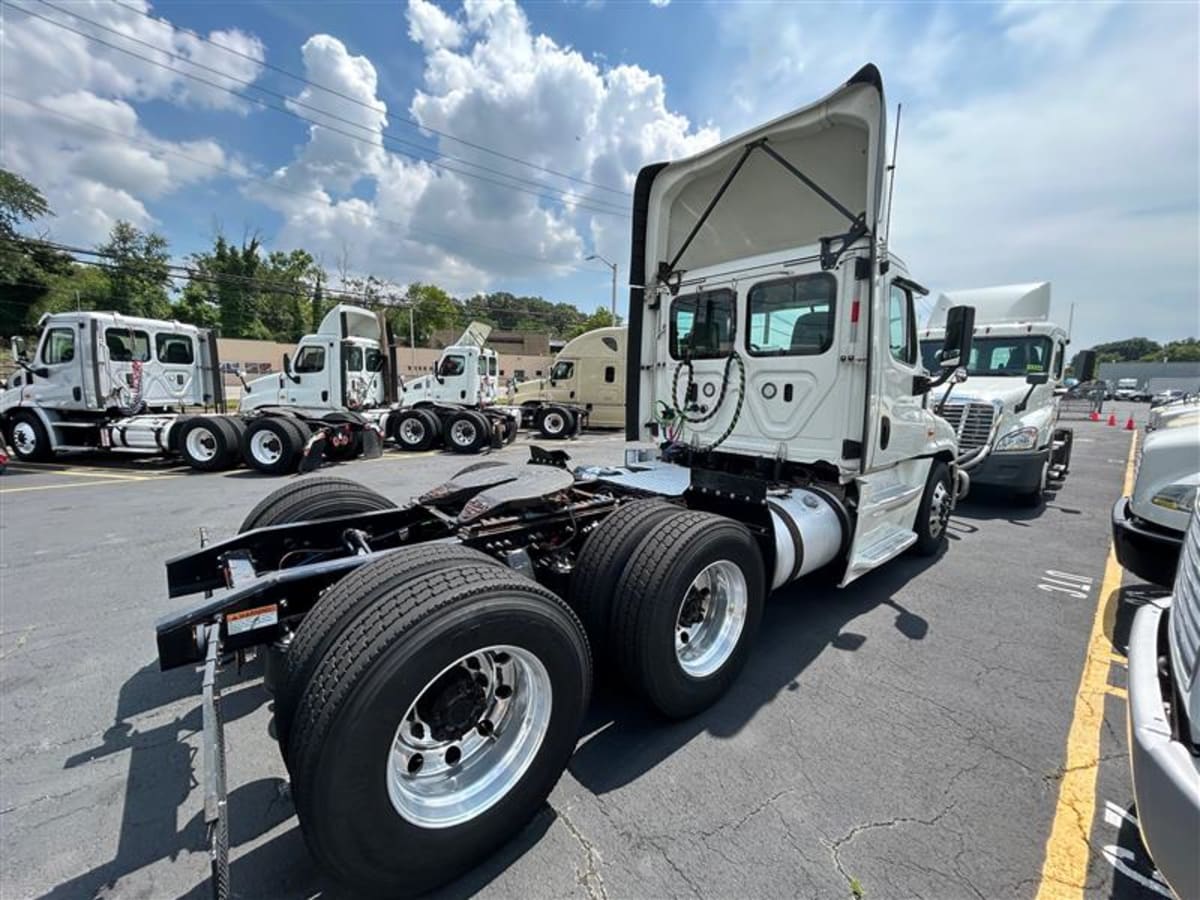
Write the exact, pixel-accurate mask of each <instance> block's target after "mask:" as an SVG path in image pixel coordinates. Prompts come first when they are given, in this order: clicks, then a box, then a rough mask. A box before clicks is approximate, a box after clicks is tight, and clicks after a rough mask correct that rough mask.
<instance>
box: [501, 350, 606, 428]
mask: <svg viewBox="0 0 1200 900" xmlns="http://www.w3.org/2000/svg"><path fill="white" fill-rule="evenodd" d="M628 332H629V329H627V328H624V327H610V328H596V329H594V330H592V331H589V332H586V333H585V334H581V335H579V336H578V337H576V338H573V339H571V340H570V341H568V342H567V344H566V346H565V347H563V348H562V350H560V351H559V353H558V356H556V357H555V359H554V365H553V366H552V367H551V369H550V374H549V376H548V377H546V378H535V379H533V380H531V381H526V382H523V383H522V384H520V385H519V386H518V387H517V389H516V390H515V391H514V392H513V394H512V396H511V398H510V401H511V402H512V404H513V405H514V406H520V407H521V410H522V417H523V418H524V419H525V420H526V424H533V421H534V419H535V418H536V416H537V413H538V411H539V410H541V409H543V408H545V407H548V406H558V407H561V408H564V409H568V410H575V411H577V412H578V413H581V414H583V415H584V416H585V417H586V420H587V424H588V425H590V426H593V427H596V428H622V427H624V425H625V352H626V347H625V344H626V337H627V335H628Z"/></svg>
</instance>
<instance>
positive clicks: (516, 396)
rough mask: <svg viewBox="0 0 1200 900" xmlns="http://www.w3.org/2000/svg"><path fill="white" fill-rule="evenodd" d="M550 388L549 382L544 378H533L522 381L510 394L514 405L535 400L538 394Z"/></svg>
mask: <svg viewBox="0 0 1200 900" xmlns="http://www.w3.org/2000/svg"><path fill="white" fill-rule="evenodd" d="M549 386H550V382H549V380H547V379H545V378H533V379H530V380H529V381H522V382H521V383H520V384H518V385H517V389H516V390H515V391H513V393H512V399H513V402H514V403H518V402H520V401H521V400H537V399H538V394H540V393H541V392H542V391H544V390H545V389H546V388H547V387H549Z"/></svg>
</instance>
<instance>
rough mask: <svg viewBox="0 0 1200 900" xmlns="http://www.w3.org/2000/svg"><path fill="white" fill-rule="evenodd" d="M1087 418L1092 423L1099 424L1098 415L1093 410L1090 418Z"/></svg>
mask: <svg viewBox="0 0 1200 900" xmlns="http://www.w3.org/2000/svg"><path fill="white" fill-rule="evenodd" d="M1088 418H1089V419H1091V420H1092V421H1093V422H1099V421H1100V413H1098V412H1096V411H1095V410H1094V409H1093V410H1092V414H1091V415H1090V416H1088Z"/></svg>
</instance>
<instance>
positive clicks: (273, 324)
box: [258, 250, 320, 343]
mask: <svg viewBox="0 0 1200 900" xmlns="http://www.w3.org/2000/svg"><path fill="white" fill-rule="evenodd" d="M319 272H320V270H319V269H318V267H317V263H316V261H315V260H314V259H313V258H312V255H311V254H310V253H309V252H308V251H307V250H292V251H291V252H290V253H285V252H283V251H281V250H275V251H272V252H271V253H270V254H269V255H268V256H267V258H266V260H265V262H264V263H263V265H262V266H261V267H260V268H259V271H258V281H259V284H260V285H261V293H260V295H259V315H260V318H261V321H262V324H263V326H264V327H265V328H266V330H267V331H268V332H269V333H270V334H271V337H272V338H273V339H274V340H276V341H280V342H283V343H293V342H295V341H298V340H299V339H300V338H301V337H302V336H303V335H304V334H306V333H308V332H309V331H310V330H311V327H315V326H316V325H318V324H320V320H319V319H318V320H317V321H316V322H311V321H310V316H311V312H312V301H311V299H310V298H311V296H312V293H313V291H314V290H315V288H316V284H317V283H318V281H319ZM310 326H311V327H310Z"/></svg>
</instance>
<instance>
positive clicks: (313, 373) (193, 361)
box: [0, 305, 625, 474]
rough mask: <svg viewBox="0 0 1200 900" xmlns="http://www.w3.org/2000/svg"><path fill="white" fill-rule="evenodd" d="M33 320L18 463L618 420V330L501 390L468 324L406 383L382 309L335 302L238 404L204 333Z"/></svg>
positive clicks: (19, 407) (494, 439)
mask: <svg viewBox="0 0 1200 900" xmlns="http://www.w3.org/2000/svg"><path fill="white" fill-rule="evenodd" d="M40 332H41V333H40V336H39V339H38V342H37V346H36V347H34V348H32V351H30V350H29V349H27V348H26V347H25V344H24V341H23V340H22V339H21V338H14V339H13V341H12V346H11V350H12V355H13V359H14V360H15V361H16V363H17V365H18V368H19V371H17V372H15V373H14V374H13V376H12V377H11V378H10V379H9V382H8V384H7V385H6V386H5V388H4V390H3V393H2V394H0V419H2V421H3V426H4V435H5V437H6V439H7V441H8V443H9V444H10V445H11V446H12V448H13V451H14V453H15V454H16V456H17V457H18V458H19V459H22V460H42V459H48V458H50V457H51V456H53V455H54V454H56V453H60V452H68V451H77V450H98V449H99V450H107V451H113V452H130V453H142V454H169V455H177V456H179V457H182V459H183V460H184V461H185V462H186V463H187V464H189V465H190V466H192V467H193V468H196V469H200V470H204V471H215V470H220V469H225V468H229V467H231V466H233V465H237V464H238V463H242V462H244V463H245V464H246V465H248V466H251V467H253V468H255V469H258V470H260V471H262V472H267V473H272V474H278V473H285V472H293V471H296V470H297V469H298V468H301V467H302V466H303V467H310V466H315V465H317V464H319V463H320V462H321V461H322V460H323V459H328V460H332V461H340V460H346V459H353V458H355V457H357V456H359V455H362V454H366V455H373V454H375V453H377V452H379V451H380V450H381V448H382V445H383V442H384V441H385V440H391V441H393V442H394V443H395V445H396V446H398V447H399V448H401V449H403V450H429V449H432V448H435V447H445V448H446V449H449V450H452V451H455V452H459V453H477V452H480V451H481V450H484V449H485V448H488V447H498V446H503V445H504V444H507V443H510V442H511V441H512V440H513V439H514V438H515V436H516V434H517V430H518V428H520V427H521V426H522V425H525V426H528V427H532V428H536V429H538V431H539V432H540V433H541V434H542V435H543V436H544V437H547V438H561V437H566V436H568V435H571V434H575V433H577V432H578V431H579V430H580V429H582V428H583V427H584V426H586V425H589V424H591V425H598V426H601V427H604V426H608V427H620V426H621V425H622V424H623V423H624V415H623V413H624V367H623V358H624V349H625V347H624V334H625V331H624V329H620V328H608V329H599V330H598V331H595V332H590V333H588V334H586V335H583V336H581V337H579V338H577V339H575V340H574V341H571V342H570V343H569V344H568V345H567V347H565V348H564V350H563V353H562V354H561V355H560V357H559V359H558V360H557V361H556V362H555V365H554V367H553V369H552V370H551V372H550V375H549V377H548V378H545V379H538V380H536V381H534V382H527V383H526V384H524V385H522V386H521V388H520V389H519V390H518V391H517V393H516V395H514V396H513V397H511V398H506V397H503V396H501V394H500V392H499V388H498V386H499V383H500V380H501V379H500V373H499V365H498V363H499V360H498V357H497V355H496V352H495V351H494V350H491V349H489V348H487V346H486V339H487V336H488V332H489V328H488V326H486V325H481V324H479V323H472V325H471V326H469V327H468V328H467V329H466V331H465V332H464V333H463V336H462V337H461V338H460V339H459V340H458V341H457V342H456V343H455V344H454V345H453V346H450V347H448V348H446V350H445V351H444V352H443V353H442V355H441V357H440V359H439V361H438V363H437V366H436V367H435V369H434V371H433V372H431V373H430V374H428V375H424V376H421V377H419V378H416V379H412V380H409V381H408V382H407V383H406V382H405V381H404V380H403V379H402V378H401V377H399V375H398V374H397V373H398V368H397V366H396V352H397V347H396V345H395V343H394V341H393V340H392V338H391V334H390V332H389V329H388V327H387V323H386V320H385V319H384V318H383V317H382V316H378V315H376V314H375V313H372V312H370V311H368V310H365V309H362V308H360V307H355V306H350V305H339V306H337V307H335V308H334V309H333V310H331V311H330V312H329V313H328V314H327V315H326V316H325V318H324V319H323V320H322V322H321V324H320V327H319V328H318V329H317V331H316V332H315V333H313V334H310V335H306V336H305V337H303V338H302V339H301V340H300V342H299V344H298V346H297V347H296V349H295V352H294V356H293V354H286V355H285V356H284V364H283V371H282V372H279V373H275V374H268V375H263V376H260V377H258V378H255V379H253V380H250V381H243V383H242V389H241V396H240V400H239V402H238V404H237V409H236V411H235V412H232V411H227V410H228V407H229V406H230V405H231V404H229V403H227V398H226V397H225V388H224V373H223V371H222V366H221V361H220V359H219V358H218V353H217V341H216V338H215V336H214V335H213V333H212V332H210V331H207V330H205V329H200V328H197V327H195V326H192V325H187V324H184V323H180V322H174V321H163V320H154V319H142V318H132V317H128V316H123V315H119V314H116V313H111V312H70V313H59V314H54V315H47V316H45V317H43V319H42V322H41V323H40ZM618 373H620V376H619V377H618ZM506 401H508V402H506Z"/></svg>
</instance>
